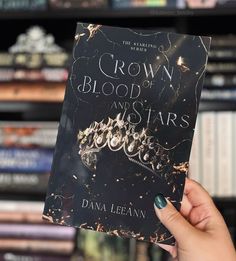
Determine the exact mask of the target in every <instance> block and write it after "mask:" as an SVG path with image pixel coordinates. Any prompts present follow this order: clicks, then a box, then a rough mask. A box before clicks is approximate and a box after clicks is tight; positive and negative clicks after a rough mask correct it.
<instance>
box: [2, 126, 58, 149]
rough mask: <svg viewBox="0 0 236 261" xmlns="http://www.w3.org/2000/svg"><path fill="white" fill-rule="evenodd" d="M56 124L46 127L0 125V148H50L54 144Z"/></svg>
mask: <svg viewBox="0 0 236 261" xmlns="http://www.w3.org/2000/svg"><path fill="white" fill-rule="evenodd" d="M56 136H57V124H55V125H54V126H51V127H50V126H48V127H47V125H45V126H43V124H41V126H40V123H39V124H37V123H27V122H24V123H23V124H22V123H21V124H19V123H14V122H13V123H9V122H2V123H0V146H4V147H6V146H8V147H10V146H20V147H30V146H38V147H51V148H53V147H54V146H55V144H56Z"/></svg>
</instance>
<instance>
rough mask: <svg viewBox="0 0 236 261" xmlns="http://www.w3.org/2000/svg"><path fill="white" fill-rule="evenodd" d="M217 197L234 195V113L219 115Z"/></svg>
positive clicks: (221, 113)
mask: <svg viewBox="0 0 236 261" xmlns="http://www.w3.org/2000/svg"><path fill="white" fill-rule="evenodd" d="M217 126H218V131H217V150H216V151H217V160H216V162H217V165H216V164H214V165H216V166H217V171H218V172H217V174H218V175H217V196H219V197H230V196H232V195H233V186H232V184H233V175H234V173H233V168H232V167H233V162H232V161H233V160H234V157H233V155H232V150H233V148H232V140H233V133H232V131H233V117H232V112H227V111H225V112H218V113H217Z"/></svg>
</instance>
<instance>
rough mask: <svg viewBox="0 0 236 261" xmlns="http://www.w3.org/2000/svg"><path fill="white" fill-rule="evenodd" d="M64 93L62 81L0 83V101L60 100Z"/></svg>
mask: <svg viewBox="0 0 236 261" xmlns="http://www.w3.org/2000/svg"><path fill="white" fill-rule="evenodd" d="M64 94H65V84H64V83H45V82H41V83H40V82H39V83H14V82H12V83H4V84H0V101H20V102H62V101H63V98H64Z"/></svg>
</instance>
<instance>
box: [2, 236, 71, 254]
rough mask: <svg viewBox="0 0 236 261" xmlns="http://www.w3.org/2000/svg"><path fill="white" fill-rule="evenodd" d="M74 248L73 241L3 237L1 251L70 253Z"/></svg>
mask: <svg viewBox="0 0 236 261" xmlns="http://www.w3.org/2000/svg"><path fill="white" fill-rule="evenodd" d="M73 249H74V243H73V242H72V241H66V240H64V241H57V240H37V239H35V240H32V239H11V238H10V239H5V238H4V239H2V238H0V251H1V252H3V251H19V252H26V251H27V252H28V253H52V254H61V255H69V254H71V253H72V251H73Z"/></svg>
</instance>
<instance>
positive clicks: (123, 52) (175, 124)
mask: <svg viewBox="0 0 236 261" xmlns="http://www.w3.org/2000/svg"><path fill="white" fill-rule="evenodd" d="M209 44H210V38H208V37H200V36H188V35H180V34H175V33H167V32H157V31H145V30H131V29H128V28H114V27H108V26H101V25H94V24H80V23H79V24H78V26H77V32H76V36H75V44H74V50H73V61H72V65H71V70H70V75H69V79H68V84H67V89H66V94H65V100H64V105H63V111H62V116H61V121H60V126H59V133H58V138H57V144H56V149H55V154H54V161H53V166H52V173H51V177H50V180H49V186H48V192H47V197H46V203H45V209H44V218H45V219H48V220H50V221H51V222H55V223H58V224H64V225H70V226H75V227H79V228H87V229H92V230H96V231H102V232H106V233H108V234H111V235H118V236H121V237H130V238H136V239H139V240H145V241H151V242H155V243H156V242H162V243H165V244H173V243H174V238H173V236H172V235H171V234H170V233H169V232H168V231H167V229H166V228H165V227H164V226H163V225H162V224H161V223H160V222H159V221H158V219H157V217H156V215H155V213H154V207H153V203H154V198H155V196H156V195H157V193H162V194H164V195H165V196H166V197H168V198H169V200H170V201H171V202H172V203H173V204H174V205H175V207H176V208H177V209H179V208H180V204H181V200H182V194H183V188H184V181H185V177H186V174H187V172H188V161H189V154H190V149H191V144H192V138H193V132H194V127H195V121H196V116H197V112H198V105H199V99H200V93H201V89H202V84H203V78H204V72H205V69H206V63H207V57H208V50H209Z"/></svg>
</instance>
